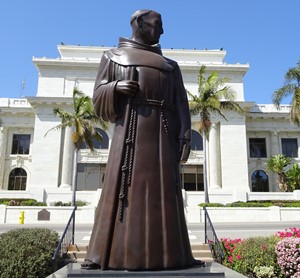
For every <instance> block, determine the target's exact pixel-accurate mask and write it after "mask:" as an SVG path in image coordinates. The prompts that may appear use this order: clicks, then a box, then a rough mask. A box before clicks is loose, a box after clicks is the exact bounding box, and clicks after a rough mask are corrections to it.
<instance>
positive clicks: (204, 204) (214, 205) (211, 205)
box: [199, 203, 225, 208]
mask: <svg viewBox="0 0 300 278" xmlns="http://www.w3.org/2000/svg"><path fill="white" fill-rule="evenodd" d="M199 206H200V207H208V208H209V207H225V205H223V204H220V203H201V204H199Z"/></svg>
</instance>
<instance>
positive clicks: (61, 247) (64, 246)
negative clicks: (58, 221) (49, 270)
mask: <svg viewBox="0 0 300 278" xmlns="http://www.w3.org/2000/svg"><path fill="white" fill-rule="evenodd" d="M76 209H77V207H76V206H75V207H74V208H73V211H72V213H71V215H70V218H69V220H68V223H67V225H66V227H65V229H64V231H63V233H62V236H61V238H60V240H59V243H58V245H57V247H56V249H55V252H54V255H53V256H52V261H54V262H55V263H56V262H57V256H58V254H59V253H60V252H61V256H62V258H63V260H64V258H65V256H66V254H67V253H68V247H69V246H70V244H74V232H75V211H76ZM71 224H72V225H71ZM70 227H71V229H72V230H71V236H70V237H68V235H69V231H70V230H69V228H70Z"/></svg>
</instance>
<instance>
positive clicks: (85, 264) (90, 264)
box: [81, 259, 100, 269]
mask: <svg viewBox="0 0 300 278" xmlns="http://www.w3.org/2000/svg"><path fill="white" fill-rule="evenodd" d="M81 268H82V269H99V268H100V265H98V264H96V263H94V262H92V261H90V260H87V259H85V260H84V262H83V263H82V264H81Z"/></svg>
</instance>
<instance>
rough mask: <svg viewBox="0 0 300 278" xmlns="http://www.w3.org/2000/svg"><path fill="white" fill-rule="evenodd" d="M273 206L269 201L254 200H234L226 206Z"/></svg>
mask: <svg viewBox="0 0 300 278" xmlns="http://www.w3.org/2000/svg"><path fill="white" fill-rule="evenodd" d="M270 206H273V204H272V203H271V202H266V201H263V202H256V201H249V202H240V201H239V202H234V203H231V204H227V205H226V207H246V208H249V207H270Z"/></svg>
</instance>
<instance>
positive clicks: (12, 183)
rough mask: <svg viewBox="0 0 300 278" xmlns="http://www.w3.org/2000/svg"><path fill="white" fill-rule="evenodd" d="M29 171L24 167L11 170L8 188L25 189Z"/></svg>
mask: <svg viewBox="0 0 300 278" xmlns="http://www.w3.org/2000/svg"><path fill="white" fill-rule="evenodd" d="M26 182H27V173H26V171H25V170H24V169H23V168H15V169H13V170H11V172H10V174H9V179H8V190H25V189H26Z"/></svg>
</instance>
